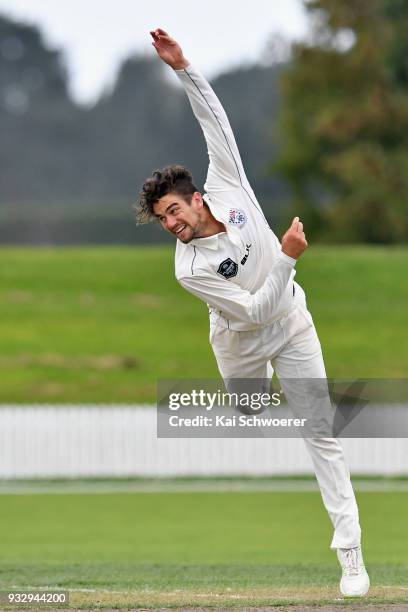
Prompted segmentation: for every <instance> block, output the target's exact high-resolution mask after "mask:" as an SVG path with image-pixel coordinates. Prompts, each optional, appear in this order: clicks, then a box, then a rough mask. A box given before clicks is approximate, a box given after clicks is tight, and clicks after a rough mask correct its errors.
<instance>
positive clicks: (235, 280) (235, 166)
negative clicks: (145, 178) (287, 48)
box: [175, 65, 296, 331]
mask: <svg viewBox="0 0 408 612" xmlns="http://www.w3.org/2000/svg"><path fill="white" fill-rule="evenodd" d="M175 73H176V74H177V76H178V78H179V79H180V81H181V83H182V85H183V87H184V89H185V91H186V93H187V96H188V98H189V100H190V103H191V107H192V109H193V112H194V114H195V116H196V118H197V119H198V121H199V123H200V125H201V128H202V130H203V132H204V137H205V140H206V143H207V148H208V155H209V167H208V174H207V179H206V182H205V185H204V190H205V194H204V196H203V198H204V200H205V202H206V203H207V204H208V206H209V208H210V210H211V212H212V214H213V215H214V217H215V218H216V219H218V220H219V221H221V222H222V223H224V225H225V227H226V232H222V233H219V234H215V235H214V236H209V237H207V238H195V239H194V240H192V241H191V242H189V243H188V244H184V243H183V242H181V241H180V240H177V247H176V256H175V272H176V278H177V280H178V281H179V283H180V284H181V285H182V286H183V287H184V288H185V289H186V290H187V291H189V292H190V293H193V294H194V295H196V296H197V297H199V298H200V299H202V300H204V301H205V302H207V304H208V306H209V309H210V313H214V314H216V313H217V315H218V317H219V321H218V324H219V325H220V326H222V327H228V328H229V329H232V330H237V331H245V330H250V329H256V328H257V327H261V326H262V327H263V326H265V325H269V324H270V323H272V322H273V321H274V320H276V319H278V318H280V317H281V316H283V315H284V314H286V313H287V312H289V311H290V310H291V309H292V308H293V294H294V283H293V277H294V276H295V271H294V269H293V268H294V265H295V263H296V260H295V259H292V258H291V257H288V256H287V255H286V254H285V253H283V252H282V250H281V245H280V242H279V240H278V238H277V237H276V236H275V234H274V233H273V232H272V230H271V229H270V227H269V226H268V223H267V221H266V219H265V217H264V214H263V212H262V209H261V206H260V205H259V203H258V201H257V199H256V197H255V195H254V192H253V191H252V189H251V186H250V184H249V182H248V179H247V177H246V175H245V171H244V168H243V165H242V161H241V157H240V154H239V151H238V147H237V144H236V142H235V138H234V135H233V132H232V129H231V126H230V124H229V121H228V118H227V115H226V114H225V111H224V109H223V107H222V105H221V103H220V101H219V100H218V98H217V96H216V95H215V93H214V91H213V90H212V88H211V86H210V84H209V83H208V82H207V80H206V79H205V78H204V77H203V75H202V74H201V73H200V72H199V71H198V70H196V69H195V68H194V67H193V66H191V65H189V66H188V67H187V68H185V69H184V70H175Z"/></svg>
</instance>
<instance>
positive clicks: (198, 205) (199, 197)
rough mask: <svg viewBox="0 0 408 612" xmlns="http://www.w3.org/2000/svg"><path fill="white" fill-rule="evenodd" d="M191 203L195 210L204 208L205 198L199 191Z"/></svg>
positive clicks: (194, 194)
mask: <svg viewBox="0 0 408 612" xmlns="http://www.w3.org/2000/svg"><path fill="white" fill-rule="evenodd" d="M191 202H192V203H193V204H194V207H195V208H202V207H203V206H204V201H203V196H202V195H201V193H200V192H199V191H195V192H194V193H193V197H192V199H191Z"/></svg>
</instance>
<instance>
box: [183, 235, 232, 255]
mask: <svg viewBox="0 0 408 612" xmlns="http://www.w3.org/2000/svg"><path fill="white" fill-rule="evenodd" d="M224 234H225V232H220V233H219V234H214V235H213V236H207V237H206V238H194V239H193V240H190V242H189V244H192V245H193V246H198V247H203V248H204V249H210V250H211V251H216V250H217V249H218V241H219V236H221V235H224Z"/></svg>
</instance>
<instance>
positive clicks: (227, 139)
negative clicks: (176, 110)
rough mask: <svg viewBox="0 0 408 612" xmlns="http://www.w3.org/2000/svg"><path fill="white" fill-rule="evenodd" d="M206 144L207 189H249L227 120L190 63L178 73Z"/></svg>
mask: <svg viewBox="0 0 408 612" xmlns="http://www.w3.org/2000/svg"><path fill="white" fill-rule="evenodd" d="M175 73H176V74H177V76H178V78H179V79H180V81H181V83H182V85H183V87H184V89H185V91H186V93H187V96H188V99H189V101H190V104H191V107H192V110H193V112H194V115H195V116H196V118H197V120H198V122H199V124H200V126H201V128H202V130H203V132H204V137H205V140H206V143H207V149H208V156H209V160H210V163H209V168H208V174H207V181H206V184H205V188H206V190H207V191H209V192H211V191H216V190H222V189H227V188H231V187H244V186H245V187H247V186H248V179H247V178H246V175H245V171H244V167H243V165H242V160H241V156H240V154H239V150H238V146H237V143H236V142H235V137H234V134H233V132H232V128H231V126H230V123H229V121H228V117H227V115H226V113H225V111H224V109H223V107H222V105H221V102H220V101H219V100H218V98H217V96H216V95H215V93H214V91H213V89H212V87H211V85H210V84H209V83H208V81H207V80H206V79H205V77H204V76H203V75H202V74H201V72H199V71H198V70H197V69H196V68H194V67H193V66H192V65H191V64H189V65H188V66H187V67H185V68H183V69H182V70H175Z"/></svg>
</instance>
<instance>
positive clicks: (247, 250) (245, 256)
mask: <svg viewBox="0 0 408 612" xmlns="http://www.w3.org/2000/svg"><path fill="white" fill-rule="evenodd" d="M251 246H252V244H247V245H246V248H245V255H244V256H243V258H242V259H241V264H242V265H244V264H245V262H246V260H247V259H248V255H249V249H250V248H251Z"/></svg>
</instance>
